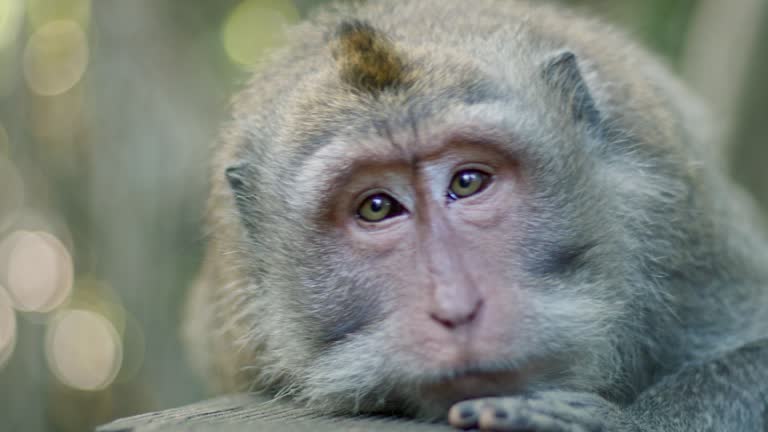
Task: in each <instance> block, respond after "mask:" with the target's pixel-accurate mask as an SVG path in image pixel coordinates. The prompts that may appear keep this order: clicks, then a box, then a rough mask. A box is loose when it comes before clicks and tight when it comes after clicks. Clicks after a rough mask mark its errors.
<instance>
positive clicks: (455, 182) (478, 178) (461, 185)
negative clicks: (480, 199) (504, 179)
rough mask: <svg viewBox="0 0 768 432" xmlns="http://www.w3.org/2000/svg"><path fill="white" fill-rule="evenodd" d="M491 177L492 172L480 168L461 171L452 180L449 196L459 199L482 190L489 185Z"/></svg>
mask: <svg viewBox="0 0 768 432" xmlns="http://www.w3.org/2000/svg"><path fill="white" fill-rule="evenodd" d="M490 179H491V176H490V174H487V173H485V172H483V171H480V170H476V169H467V170H463V171H459V172H458V173H456V175H454V176H453V179H452V180H451V187H450V188H449V189H448V198H450V199H452V200H457V199H461V198H466V197H469V196H472V195H475V194H476V193H479V192H482V191H483V189H485V188H486V187H487V186H488V184H489V180H490Z"/></svg>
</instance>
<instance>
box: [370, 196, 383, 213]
mask: <svg viewBox="0 0 768 432" xmlns="http://www.w3.org/2000/svg"><path fill="white" fill-rule="evenodd" d="M382 209H384V200H383V199H382V198H381V197H374V198H372V199H371V211H372V212H374V213H378V212H380V211H381V210H382Z"/></svg>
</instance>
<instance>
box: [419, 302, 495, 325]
mask: <svg viewBox="0 0 768 432" xmlns="http://www.w3.org/2000/svg"><path fill="white" fill-rule="evenodd" d="M482 308H483V300H482V299H480V298H478V299H475V300H474V302H472V303H465V304H463V305H454V307H440V308H436V310H433V311H432V312H431V313H430V314H429V317H430V318H432V319H433V320H434V321H435V322H437V323H439V324H440V325H442V326H443V327H445V328H447V329H449V330H452V329H454V328H456V327H459V326H462V325H466V324H469V323H471V322H472V321H474V320H475V319H476V318H477V316H478V315H479V314H480V310H481V309H482Z"/></svg>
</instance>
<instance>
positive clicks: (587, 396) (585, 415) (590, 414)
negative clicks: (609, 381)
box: [448, 391, 639, 432]
mask: <svg viewBox="0 0 768 432" xmlns="http://www.w3.org/2000/svg"><path fill="white" fill-rule="evenodd" d="M448 419H449V422H450V423H451V425H452V426H454V427H457V428H461V429H475V428H479V429H481V430H492V431H521V432H522V431H526V432H528V431H537V432H597V431H601V432H608V431H611V432H614V431H615V432H630V431H632V432H637V431H639V428H638V427H637V426H636V425H635V424H634V423H633V422H632V421H631V419H630V418H629V417H628V416H627V415H626V414H625V413H624V412H623V411H622V410H621V408H619V407H618V406H617V405H615V404H613V403H611V402H608V401H607V400H605V399H603V398H602V397H600V396H598V395H596V394H592V393H577V392H566V391H545V392H538V393H533V394H529V395H521V396H508V397H489V398H481V399H472V400H467V401H463V402H459V403H457V404H455V405H454V406H453V407H452V408H451V410H450V412H449V415H448Z"/></svg>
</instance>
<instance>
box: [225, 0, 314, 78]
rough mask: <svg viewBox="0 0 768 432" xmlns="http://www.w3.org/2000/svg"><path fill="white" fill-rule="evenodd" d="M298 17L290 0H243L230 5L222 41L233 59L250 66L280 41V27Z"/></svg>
mask: <svg viewBox="0 0 768 432" xmlns="http://www.w3.org/2000/svg"><path fill="white" fill-rule="evenodd" d="M298 19H299V13H298V11H297V10H296V8H295V7H294V6H293V2H287V1H282V0H245V1H243V2H242V3H240V4H238V5H237V6H235V7H234V8H233V9H232V12H231V13H230V14H229V17H228V18H227V20H226V21H225V23H224V27H223V28H222V35H221V37H222V43H223V44H224V49H225V50H226V52H227V55H228V56H229V57H230V59H232V61H234V62H235V63H239V64H241V65H245V66H250V65H253V64H255V63H256V62H258V60H259V59H260V58H261V57H262V56H263V55H264V52H265V51H266V50H267V49H268V48H271V47H274V46H277V45H279V44H280V43H281V42H283V38H284V33H283V32H284V28H285V27H286V25H287V24H289V23H291V22H296V21H298Z"/></svg>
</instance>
